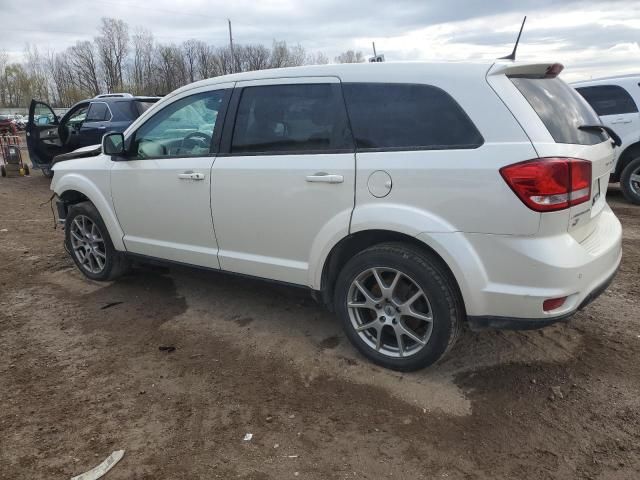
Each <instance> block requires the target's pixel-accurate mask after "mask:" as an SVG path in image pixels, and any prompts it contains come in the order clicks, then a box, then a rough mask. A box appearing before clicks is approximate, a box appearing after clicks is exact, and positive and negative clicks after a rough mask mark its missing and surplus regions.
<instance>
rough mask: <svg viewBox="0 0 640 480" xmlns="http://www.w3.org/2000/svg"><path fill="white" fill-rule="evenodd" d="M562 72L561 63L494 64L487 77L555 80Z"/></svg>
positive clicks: (562, 66)
mask: <svg viewBox="0 0 640 480" xmlns="http://www.w3.org/2000/svg"><path fill="white" fill-rule="evenodd" d="M562 70H564V65H562V64H561V63H557V62H554V63H548V62H547V63H515V62H496V63H494V64H493V65H492V66H491V68H490V69H489V71H488V72H487V75H508V76H510V77H525V78H555V77H557V76H558V75H560V72H562Z"/></svg>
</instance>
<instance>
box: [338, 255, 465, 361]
mask: <svg viewBox="0 0 640 480" xmlns="http://www.w3.org/2000/svg"><path fill="white" fill-rule="evenodd" d="M372 268H379V269H381V270H382V271H383V272H384V269H389V270H395V271H399V272H401V273H402V274H403V275H404V277H401V278H405V279H407V281H409V280H411V281H412V282H413V284H414V285H416V287H418V288H420V289H422V291H423V292H424V293H425V294H426V297H427V303H426V305H428V306H429V310H430V312H429V313H430V315H431V316H432V323H431V331H430V335H429V336H428V337H427V336H425V337H424V338H423V339H424V340H425V345H424V346H422V347H418V344H417V343H415V342H414V348H416V347H417V348H419V349H418V350H417V351H416V352H415V353H413V354H410V355H409V356H405V357H403V358H399V357H397V356H392V355H387V354H384V353H382V351H378V350H376V348H375V346H373V345H370V344H369V343H367V341H366V340H365V339H363V338H362V337H361V335H362V333H358V332H357V331H356V327H355V326H354V323H353V322H354V320H353V319H352V318H351V317H350V314H349V307H348V306H347V301H348V299H349V295H352V292H353V291H355V290H352V284H353V282H354V281H355V280H356V279H358V278H362V276H361V275H363V274H366V272H367V270H369V269H372ZM390 274H391V275H395V274H394V273H390ZM385 283H386V282H385ZM387 286H389V285H387ZM374 289H375V285H374ZM370 293H374V292H373V291H371V292H370ZM373 296H376V295H373ZM334 302H335V305H334V306H335V311H336V313H337V314H338V316H339V317H340V319H341V321H342V323H343V327H344V330H345V333H346V335H347V337H348V338H349V340H350V341H351V343H352V344H353V345H354V346H355V347H356V348H357V349H358V350H359V351H360V352H361V353H362V354H363V355H364V356H365V357H367V358H368V359H370V360H371V361H372V362H374V363H376V364H378V365H381V366H383V367H385V368H389V369H392V370H399V371H413V370H418V369H421V368H424V367H427V366H429V365H431V364H433V363H434V362H436V361H438V360H439V359H440V358H441V357H442V356H443V355H444V354H445V353H447V351H449V350H450V349H451V347H452V346H453V345H454V343H455V341H456V340H457V338H458V336H459V334H460V330H461V327H462V322H463V320H464V318H465V311H464V304H463V302H462V298H461V296H460V293H459V291H458V288H457V285H456V284H455V280H454V279H453V278H452V276H451V274H450V272H449V271H448V269H447V268H446V266H445V265H443V263H442V261H441V260H440V259H439V258H438V257H436V256H435V255H434V254H431V253H430V252H428V251H426V250H425V251H422V250H421V249H419V248H417V247H414V246H411V245H408V244H403V243H386V244H380V245H376V246H373V247H371V248H368V249H366V250H364V251H362V252H360V253H359V254H357V255H355V256H354V257H353V258H352V259H351V260H349V262H347V264H346V265H345V266H344V268H343V269H342V271H341V272H340V274H339V275H338V278H337V281H336V285H335V293H334ZM376 302H377V300H376ZM387 306H390V305H387ZM378 307H379V305H376V308H378ZM356 310H357V309H356ZM364 310H365V311H368V310H369V309H366V308H365V309H364ZM370 310H371V312H370V315H372V318H371V319H369V320H367V321H371V320H374V321H376V320H378V319H380V321H381V322H382V321H385V317H384V316H381V317H376V316H377V315H379V314H381V315H384V313H380V311H377V312H375V311H374V310H373V309H370ZM392 310H393V308H392ZM397 311H398V312H400V310H399V309H398V310H397ZM352 313H353V309H352ZM393 315H394V317H393V318H394V320H393V322H394V325H395V324H396V317H397V319H398V320H397V322H400V323H402V324H403V326H405V325H406V319H405V320H402V318H403V316H404V315H403V313H393ZM388 320H389V317H387V318H386V321H388ZM410 320H411V319H410ZM363 324H364V322H363V323H362V324H360V325H363ZM389 328H392V329H393V328H395V327H393V326H391V325H385V326H384V327H381V330H380V331H376V337H377V336H381V335H383V334H382V333H380V332H382V331H384V329H389ZM392 331H393V332H395V330H392ZM369 332H371V331H370V330H369ZM365 335H366V334H365ZM394 335H395V334H394ZM390 338H391V339H393V337H390ZM408 338H409V341H410V342H411V340H410V338H411V337H408ZM401 341H402V342H403V344H404V342H405V341H406V339H405V340H401ZM391 342H393V340H391ZM396 343H397V342H396Z"/></svg>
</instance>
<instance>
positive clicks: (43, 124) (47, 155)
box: [26, 100, 64, 166]
mask: <svg viewBox="0 0 640 480" xmlns="http://www.w3.org/2000/svg"><path fill="white" fill-rule="evenodd" d="M58 127H59V120H58V117H57V116H56V114H55V112H54V111H53V109H52V108H51V107H50V106H49V105H47V104H46V103H44V102H40V101H38V100H31V104H30V105H29V121H28V123H27V129H26V130H27V133H26V135H27V147H28V149H29V158H30V159H31V162H32V163H33V164H34V165H35V166H40V165H50V164H51V160H52V159H53V157H54V156H56V155H58V154H60V153H64V151H63V148H62V140H61V139H60V136H59V135H58Z"/></svg>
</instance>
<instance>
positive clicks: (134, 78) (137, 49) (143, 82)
mask: <svg viewBox="0 0 640 480" xmlns="http://www.w3.org/2000/svg"><path fill="white" fill-rule="evenodd" d="M132 40H133V41H132V44H133V63H132V74H131V88H132V90H133V91H134V92H135V93H137V94H144V95H150V94H153V93H157V91H158V90H157V88H158V87H157V86H156V84H157V82H156V81H155V76H154V75H153V72H154V69H155V64H154V63H155V58H154V53H155V52H154V40H153V35H152V34H151V32H149V31H148V30H144V29H138V30H137V31H136V32H135V33H134V34H133V37H132Z"/></svg>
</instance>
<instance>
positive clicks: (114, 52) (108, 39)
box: [95, 17, 129, 92]
mask: <svg viewBox="0 0 640 480" xmlns="http://www.w3.org/2000/svg"><path fill="white" fill-rule="evenodd" d="M100 33H101V34H100V35H99V36H97V37H96V38H95V41H96V45H97V46H98V54H99V56H100V61H101V64H102V68H103V71H104V77H105V83H106V85H107V91H109V92H113V91H116V90H119V89H121V88H122V70H123V66H124V61H125V58H126V56H127V53H128V51H129V27H128V25H127V24H126V23H125V22H124V21H122V20H118V19H115V18H106V17H103V18H102V24H101V26H100Z"/></svg>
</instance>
